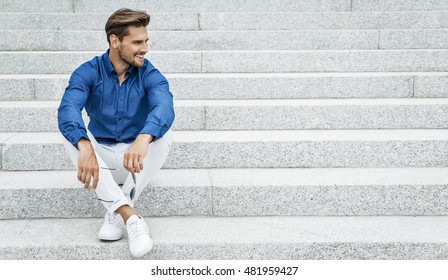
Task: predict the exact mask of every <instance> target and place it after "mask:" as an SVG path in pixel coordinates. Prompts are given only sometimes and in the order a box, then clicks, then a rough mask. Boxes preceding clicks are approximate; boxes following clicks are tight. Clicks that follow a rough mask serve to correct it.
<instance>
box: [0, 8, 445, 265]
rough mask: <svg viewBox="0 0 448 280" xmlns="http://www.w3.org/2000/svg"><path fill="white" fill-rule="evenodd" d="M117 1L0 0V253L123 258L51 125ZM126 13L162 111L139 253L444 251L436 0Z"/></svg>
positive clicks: (429, 254) (440, 13)
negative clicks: (161, 95)
mask: <svg viewBox="0 0 448 280" xmlns="http://www.w3.org/2000/svg"><path fill="white" fill-rule="evenodd" d="M122 3H123V1H117V0H112V1H105V0H94V1H90V0H46V1H37V0H17V1H10V0H0V19H1V20H0V30H1V31H0V34H1V36H2V38H3V39H2V40H1V41H0V62H1V63H0V144H1V146H0V147H1V150H0V151H1V153H0V167H1V170H0V179H1V180H0V259H116V258H118V259H128V258H131V255H130V253H129V250H128V248H127V243H126V240H121V241H119V242H114V243H103V242H100V241H98V240H97V239H96V234H97V231H98V229H99V227H100V226H101V223H102V217H103V216H104V209H103V207H102V205H101V204H100V203H99V201H98V200H97V199H96V196H95V195H94V194H93V193H92V192H91V191H85V190H83V189H82V185H81V184H80V183H79V182H77V180H76V175H75V174H76V171H75V170H74V166H73V165H72V163H71V162H70V160H69V159H68V157H67V156H66V155H65V151H64V148H63V145H62V136H61V134H60V133H59V132H58V130H57V120H56V113H57V112H56V109H57V107H58V104H59V100H60V98H61V96H62V94H63V92H64V88H65V86H66V85H67V81H68V78H69V75H70V73H71V72H72V71H73V70H74V69H75V68H76V67H77V66H78V65H79V64H81V63H83V62H84V61H86V60H89V59H90V58H92V57H93V56H95V55H97V54H101V53H102V52H103V51H105V50H106V49H107V43H106V38H105V34H104V31H103V27H104V24H105V21H106V19H107V17H108V16H109V15H110V14H111V13H112V12H113V11H115V10H116V9H118V8H120V7H122V5H123V4H122ZM126 6H127V7H130V8H138V9H143V10H146V11H148V13H150V15H151V23H150V25H149V38H150V48H151V52H150V53H149V54H148V55H147V58H149V59H150V60H151V61H152V62H153V63H154V64H155V65H156V67H158V68H159V69H160V70H161V72H162V73H164V74H165V75H166V77H167V78H168V80H169V82H170V86H171V90H172V92H173V94H174V96H175V107H176V113H177V115H176V117H177V119H176V121H175V124H174V130H175V143H174V144H173V147H172V150H171V152H170V155H169V157H168V160H167V162H166V164H165V166H164V169H162V170H161V172H160V174H159V175H158V176H157V178H155V179H154V181H153V182H151V184H150V186H149V187H148V188H147V189H146V191H145V193H144V194H143V195H142V196H141V199H140V201H139V203H138V205H137V208H138V209H139V211H140V212H141V213H142V214H143V215H144V216H146V217H147V222H148V224H149V226H150V231H151V234H152V236H153V238H154V241H155V247H154V250H153V251H152V252H151V254H150V255H148V256H146V258H149V259H447V258H448V130H446V129H447V128H448V99H447V97H448V1H443V0H434V1H424V0H406V1H405V0H306V1H305V0H303V1H302V0H300V1H297V0H266V1H261V0H232V1H219V0H207V1H206V0H191V1H183V0H164V1H162V0H155V1H137V0H134V1H126ZM86 121H88V120H87V118H86Z"/></svg>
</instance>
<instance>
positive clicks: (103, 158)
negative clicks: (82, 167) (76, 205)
mask: <svg viewBox="0 0 448 280" xmlns="http://www.w3.org/2000/svg"><path fill="white" fill-rule="evenodd" d="M87 135H88V136H89V138H90V142H91V143H92V146H93V149H94V150H95V155H96V159H97V160H98V165H99V181H98V186H97V188H96V195H97V196H98V199H99V200H100V201H101V202H102V203H103V205H104V207H106V209H107V211H108V212H110V213H113V212H114V211H116V210H117V209H118V208H119V207H120V206H123V205H126V204H127V205H129V206H131V207H134V203H135V202H136V201H137V198H138V196H139V195H140V194H141V193H142V191H143V189H144V188H145V187H146V186H147V185H148V183H149V182H150V181H151V179H152V178H153V177H154V175H155V174H156V173H157V172H158V171H159V170H160V168H162V165H163V163H164V162H165V161H166V158H167V156H168V153H169V150H170V148H171V144H172V142H173V135H172V131H171V129H170V130H168V131H167V132H166V133H165V134H164V135H163V137H162V138H160V139H158V140H157V141H155V142H152V143H150V144H149V147H148V153H147V154H146V156H145V158H144V161H143V170H141V171H140V173H134V174H132V173H130V172H129V171H127V170H126V169H124V167H123V157H124V153H125V152H126V151H127V150H128V149H129V147H130V146H131V145H132V143H129V144H126V143H118V144H112V145H105V144H99V143H98V142H97V141H96V140H95V137H93V135H92V134H91V133H90V131H87ZM64 146H65V149H66V151H67V153H68V155H69V157H70V158H71V160H72V161H73V163H74V164H75V165H76V167H78V156H79V151H78V150H77V149H76V148H75V147H74V146H73V145H72V144H71V143H70V142H69V141H67V139H65V138H64ZM119 185H122V187H120V186H119Z"/></svg>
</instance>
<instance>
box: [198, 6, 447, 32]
mask: <svg viewBox="0 0 448 280" xmlns="http://www.w3.org/2000/svg"><path fill="white" fill-rule="evenodd" d="M447 16H448V12H447V11H439V10H438V11H432V12H361V13H360V12H351V13H281V14H280V13H269V12H265V13H247V14H245V15H244V17H242V16H241V15H240V14H238V13H225V14H213V13H206V14H200V26H201V29H202V30H331V29H357V30H359V29H443V28H447V26H448V18H447Z"/></svg>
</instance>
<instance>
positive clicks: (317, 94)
mask: <svg viewBox="0 0 448 280" xmlns="http://www.w3.org/2000/svg"><path fill="white" fill-rule="evenodd" d="M165 76H166V78H167V79H168V81H169V83H170V89H171V91H172V92H173V95H174V98H175V99H176V100H185V99H188V100H197V99H201V100H202V99H208V100H213V99H218V100H222V99H289V98H401V97H448V73H446V72H440V73H412V72H411V73H245V74H243V73H222V74H211V73H207V74H165ZM68 79H69V75H68V74H65V75H38V74H36V75H26V74H25V75H0V100H1V101H30V100H60V99H61V98H62V95H63V93H64V91H65V88H66V87H67V84H68ZM414 84H415V86H414Z"/></svg>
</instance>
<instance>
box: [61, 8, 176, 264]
mask: <svg viewBox="0 0 448 280" xmlns="http://www.w3.org/2000/svg"><path fill="white" fill-rule="evenodd" d="M149 20H150V18H149V15H148V14H147V13H146V12H143V11H134V10H130V9H120V10H118V11H116V12H115V13H113V14H112V15H111V16H110V17H109V19H108V21H107V23H106V34H107V41H108V42H109V50H108V51H107V52H106V53H104V54H103V55H101V56H97V57H95V58H93V59H92V60H90V61H88V62H86V63H84V64H82V65H81V66H79V67H78V68H77V69H76V70H75V71H74V72H73V74H72V76H71V78H70V81H69V85H68V87H67V88H66V90H65V93H64V96H63V97H62V101H61V104H60V106H59V109H58V124H59V129H60V131H61V133H62V134H63V135H64V137H65V148H66V150H67V152H68V154H69V156H70V158H71V159H72V161H73V162H74V163H75V165H76V166H77V168H78V180H79V181H81V182H82V183H83V184H84V187H85V188H86V189H87V188H90V187H91V188H92V189H93V190H94V191H95V193H96V195H97V196H98V199H99V200H100V201H101V202H102V203H103V205H104V206H105V208H106V210H107V211H106V215H105V218H104V224H103V226H102V227H101V229H100V231H99V233H98V238H99V239H101V240H109V241H114V240H119V239H121V238H122V236H123V233H124V229H125V228H126V230H127V235H128V239H129V248H130V251H131V253H132V255H133V256H135V257H141V256H143V255H145V254H146V253H148V252H149V251H150V250H151V249H152V246H153V242H152V240H151V238H150V236H149V231H148V227H147V225H146V223H145V221H144V220H143V219H142V217H141V216H140V215H138V214H137V212H136V211H135V209H134V208H133V207H134V203H135V201H136V200H137V198H138V196H139V195H140V194H141V192H142V190H143V189H144V188H145V186H146V185H147V184H148V183H149V181H150V179H151V178H152V177H153V176H154V174H155V173H156V172H157V171H158V170H159V169H160V168H161V167H162V165H163V163H164V162H165V160H166V157H167V155H168V152H169V149H170V146H171V143H172V132H171V129H170V128H171V126H172V123H173V121H174V108H173V95H172V94H171V92H170V91H169V87H168V82H167V80H166V79H165V78H164V77H163V75H162V74H161V73H160V72H159V71H158V70H157V69H156V68H154V66H153V65H152V64H151V63H150V62H149V61H148V60H146V59H144V56H145V54H146V53H147V52H148V45H147V43H148V34H147V30H146V26H147V25H148V23H149ZM83 108H85V109H86V111H87V114H88V115H89V117H90V123H89V126H88V129H86V127H85V124H84V122H83V119H82V115H81V111H82V109H83Z"/></svg>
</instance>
